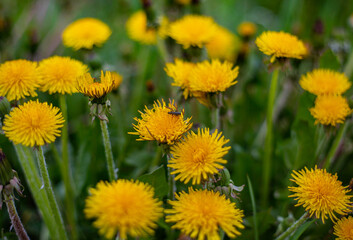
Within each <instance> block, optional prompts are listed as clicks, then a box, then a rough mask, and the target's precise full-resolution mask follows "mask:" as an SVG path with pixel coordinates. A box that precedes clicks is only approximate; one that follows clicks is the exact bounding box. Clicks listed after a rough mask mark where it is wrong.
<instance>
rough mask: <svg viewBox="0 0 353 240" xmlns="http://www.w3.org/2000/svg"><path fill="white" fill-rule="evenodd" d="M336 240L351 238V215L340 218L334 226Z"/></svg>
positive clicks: (352, 229)
mask: <svg viewBox="0 0 353 240" xmlns="http://www.w3.org/2000/svg"><path fill="white" fill-rule="evenodd" d="M334 234H335V235H336V236H337V237H338V238H336V240H353V217H351V216H348V217H344V218H341V219H340V220H338V222H337V223H336V224H335V226H334Z"/></svg>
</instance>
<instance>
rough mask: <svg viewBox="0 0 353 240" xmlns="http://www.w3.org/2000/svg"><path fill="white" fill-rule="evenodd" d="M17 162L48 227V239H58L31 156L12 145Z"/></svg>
mask: <svg viewBox="0 0 353 240" xmlns="http://www.w3.org/2000/svg"><path fill="white" fill-rule="evenodd" d="M14 147H15V150H16V153H17V156H18V160H19V161H20V164H21V167H22V170H23V172H24V175H25V178H26V180H27V183H28V187H29V189H30V190H31V193H32V196H33V199H34V201H35V203H36V205H37V207H38V209H39V211H40V213H41V216H43V220H44V222H45V225H46V226H47V227H48V230H49V234H50V237H51V238H52V239H57V240H59V239H60V236H59V233H58V229H57V224H56V223H55V219H54V217H53V213H52V209H51V208H50V204H49V200H48V197H47V194H46V192H45V191H44V190H43V189H42V188H41V180H40V177H39V175H38V170H37V168H36V165H35V163H34V159H33V156H32V155H31V154H30V152H29V151H28V150H29V149H28V148H26V147H23V146H22V145H14Z"/></svg>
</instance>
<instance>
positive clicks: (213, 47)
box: [206, 26, 240, 61]
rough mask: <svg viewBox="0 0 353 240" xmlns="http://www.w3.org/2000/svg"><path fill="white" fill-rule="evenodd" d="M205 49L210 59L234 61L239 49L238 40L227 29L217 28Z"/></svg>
mask: <svg viewBox="0 0 353 240" xmlns="http://www.w3.org/2000/svg"><path fill="white" fill-rule="evenodd" d="M206 49H207V53H208V56H209V57H210V58H219V59H224V60H228V61H234V60H235V56H236V52H237V51H238V50H239V49H240V40H239V39H238V37H237V36H236V35H234V34H233V33H231V32H230V31H229V30H228V29H226V28H224V27H221V26H217V30H216V34H215V35H214V36H213V38H212V39H211V40H210V41H209V42H208V43H207V44H206Z"/></svg>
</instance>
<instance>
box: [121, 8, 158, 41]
mask: <svg viewBox="0 0 353 240" xmlns="http://www.w3.org/2000/svg"><path fill="white" fill-rule="evenodd" d="M126 30H127V33H128V35H129V37H130V38H131V39H132V40H134V41H137V42H140V43H142V44H148V45H150V44H155V43H156V42H157V31H156V29H155V28H154V27H149V26H148V25H147V16H146V13H145V12H144V11H143V10H140V11H137V12H135V13H134V14H132V15H131V17H130V18H129V19H128V20H127V22H126Z"/></svg>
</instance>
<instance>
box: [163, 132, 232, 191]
mask: <svg viewBox="0 0 353 240" xmlns="http://www.w3.org/2000/svg"><path fill="white" fill-rule="evenodd" d="M227 142H229V140H226V139H224V136H222V133H218V131H217V130H215V132H214V133H212V134H210V131H209V129H202V130H200V129H198V132H197V134H196V133H194V132H191V133H189V134H188V136H186V137H185V139H184V140H182V141H181V142H178V143H176V144H175V145H173V146H172V147H171V153H172V155H173V158H171V159H170V161H169V164H168V167H170V168H173V169H174V171H173V172H171V174H176V175H177V176H176V177H175V180H180V181H182V182H184V183H188V182H189V181H190V180H191V179H192V184H200V183H201V181H202V180H207V179H208V177H209V176H210V175H212V174H215V173H218V170H219V169H223V165H222V164H226V163H227V160H225V159H223V157H224V155H226V154H227V153H228V151H229V149H230V147H224V145H225V144H226V143H227Z"/></svg>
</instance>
